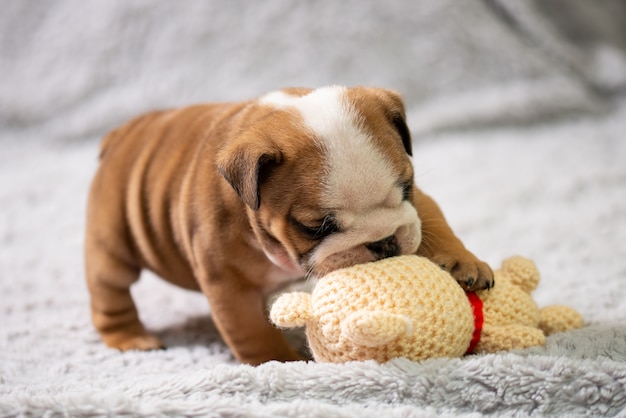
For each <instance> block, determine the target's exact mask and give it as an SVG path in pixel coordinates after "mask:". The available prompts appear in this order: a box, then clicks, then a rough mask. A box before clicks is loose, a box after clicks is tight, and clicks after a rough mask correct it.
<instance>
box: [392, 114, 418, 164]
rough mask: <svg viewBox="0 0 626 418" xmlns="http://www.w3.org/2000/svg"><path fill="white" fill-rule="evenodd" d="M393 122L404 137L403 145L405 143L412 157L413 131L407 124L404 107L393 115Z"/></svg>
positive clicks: (405, 147) (407, 151) (401, 136)
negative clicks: (411, 131)
mask: <svg viewBox="0 0 626 418" xmlns="http://www.w3.org/2000/svg"><path fill="white" fill-rule="evenodd" d="M391 123H392V124H393V126H394V127H395V128H396V130H397V131H398V133H399V134H400V138H402V145H404V149H405V150H406V153H407V154H409V155H410V156H411V157H412V156H413V143H412V142H411V133H410V132H409V127H408V126H407V125H406V120H405V116H404V109H403V110H402V112H398V113H396V114H392V115H391Z"/></svg>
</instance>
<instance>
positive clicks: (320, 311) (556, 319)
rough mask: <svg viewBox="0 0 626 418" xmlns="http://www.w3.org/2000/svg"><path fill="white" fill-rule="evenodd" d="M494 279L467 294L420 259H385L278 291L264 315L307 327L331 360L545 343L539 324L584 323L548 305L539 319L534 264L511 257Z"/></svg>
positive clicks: (319, 356)
mask: <svg viewBox="0 0 626 418" xmlns="http://www.w3.org/2000/svg"><path fill="white" fill-rule="evenodd" d="M495 275H496V287H495V288H494V289H492V290H490V291H483V292H480V293H478V295H476V294H469V295H468V294H466V293H465V292H464V291H463V290H462V289H461V288H460V287H459V286H458V284H457V283H456V281H455V280H454V279H453V278H452V277H451V276H450V275H449V274H448V273H447V272H445V271H444V270H442V269H441V268H440V267H439V266H437V265H435V264H433V263H432V262H431V261H429V260H428V259H426V258H423V257H418V256H415V255H409V256H400V257H394V258H388V259H384V260H380V261H377V262H373V263H367V264H361V265H356V266H352V267H348V268H345V269H341V270H337V271H334V272H332V273H330V274H328V275H326V276H324V277H323V278H321V279H320V280H319V281H318V283H317V284H316V286H315V288H314V289H313V292H312V293H311V294H309V293H303V292H293V293H286V294H283V295H281V296H280V297H279V298H278V299H277V300H276V302H275V303H274V305H273V306H272V309H271V313H270V317H271V319H272V321H273V322H274V323H275V324H276V325H278V326H280V327H300V326H306V334H307V339H308V342H309V346H310V348H311V351H312V353H313V356H314V358H315V359H316V360H317V361H331V362H345V361H351V360H370V359H373V360H376V361H378V362H386V361H388V360H390V359H392V358H396V357H406V358H409V359H412V360H423V359H426V358H433V357H459V356H462V355H463V354H465V353H467V352H468V351H473V352H493V351H499V350H503V349H514V348H525V347H530V346H533V345H541V344H543V342H544V338H545V336H544V332H543V331H542V329H540V328H539V327H540V326H542V327H544V328H550V329H546V330H547V331H551V332H555V331H564V330H566V329H570V328H574V327H578V326H582V318H580V315H578V314H577V313H576V312H575V311H573V310H571V309H570V308H567V307H553V308H550V309H551V310H550V312H549V313H550V315H547V317H548V319H544V318H543V317H544V316H546V315H542V313H541V311H540V310H539V309H538V308H537V306H536V304H535V303H534V301H533V300H532V298H531V297H530V294H529V292H530V291H531V290H532V289H534V288H535V287H536V286H537V283H538V281H539V274H538V272H537V269H536V267H535V266H534V264H533V263H532V261H530V260H527V259H524V258H521V257H515V258H511V259H509V260H507V261H505V263H503V267H502V269H501V270H498V271H496V272H495ZM542 320H543V322H547V324H543V323H542Z"/></svg>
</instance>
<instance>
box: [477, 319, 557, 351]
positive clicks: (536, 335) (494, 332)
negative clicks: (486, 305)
mask: <svg viewBox="0 0 626 418" xmlns="http://www.w3.org/2000/svg"><path fill="white" fill-rule="evenodd" d="M545 341H546V337H545V335H544V334H543V332H542V331H541V330H540V329H538V328H532V327H527V326H524V325H504V326H493V325H492V326H489V325H485V326H484V327H483V330H482V335H481V337H480V342H479V343H478V345H477V346H476V349H475V350H474V352H475V353H495V352H497V351H503V350H519V349H522V348H528V347H534V346H539V345H543V344H544V342H545Z"/></svg>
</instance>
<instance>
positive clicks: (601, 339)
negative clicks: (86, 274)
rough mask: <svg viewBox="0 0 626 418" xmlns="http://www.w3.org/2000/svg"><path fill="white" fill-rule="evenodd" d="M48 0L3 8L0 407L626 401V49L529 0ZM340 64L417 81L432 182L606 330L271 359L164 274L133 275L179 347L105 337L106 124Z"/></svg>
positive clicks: (490, 409) (118, 410)
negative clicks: (96, 199)
mask: <svg viewBox="0 0 626 418" xmlns="http://www.w3.org/2000/svg"><path fill="white" fill-rule="evenodd" d="M424 3H426V2H424ZM553 3H554V2H553ZM557 3H558V2H557ZM573 3H576V2H573ZM609 3H611V2H607V3H606V4H609ZM42 4H43V3H41V2H36V1H33V2H29V1H21V2H11V3H7V4H6V5H5V7H6V10H5V12H4V13H3V14H2V17H0V23H1V26H0V29H1V30H2V42H1V43H0V46H1V48H2V51H0V52H1V54H0V57H1V58H0V59H1V60H2V61H1V63H2V65H3V66H2V68H3V76H2V77H0V84H1V85H2V86H1V87H2V88H1V89H0V106H1V109H2V114H1V116H0V117H1V119H0V121H1V122H2V125H1V126H0V128H1V131H0V132H1V135H2V142H1V145H2V151H1V153H0V417H4V416H81V417H95V416H118V415H119V416H232V417H235V416H245V417H274V416H289V417H331V416H336V417H382V416H384V417H418V416H419V417H422V416H472V417H475V416H483V415H493V416H526V415H567V416H583V415H588V416H626V286H625V285H624V284H625V283H626V244H625V243H624V241H625V239H626V138H625V137H624V136H625V135H626V99H625V98H624V97H623V95H622V94H621V93H620V91H621V92H623V91H624V90H623V88H624V86H625V85H626V82H625V81H624V80H626V71H625V70H624V69H625V68H626V67H625V66H624V62H626V61H624V60H623V55H622V53H621V52H619V50H618V49H616V48H617V46H619V45H618V44H614V43H611V42H608V41H606V40H602V39H601V40H598V44H597V45H599V46H597V48H599V49H597V50H596V49H594V51H595V52H593V53H592V52H590V51H591V49H590V50H583V49H578V50H572V45H573V44H569V43H568V42H567V37H566V36H565V35H563V33H565V32H563V33H561V35H560V36H555V35H554V34H555V32H554V31H550V30H549V29H550V28H552V26H551V23H550V22H551V21H549V20H547V19H546V18H545V17H544V16H545V13H548V11H547V10H537V9H534V8H532V7H531V6H530V5H532V4H533V3H531V2H521V1H516V2H510V3H509V2H507V4H508V5H510V6H507V7H504V6H501V5H499V2H496V1H491V2H486V3H482V2H469V1H468V2H463V3H462V4H464V5H463V6H461V2H453V1H452V2H447V1H442V2H437V5H435V2H428V3H427V4H425V5H422V6H420V7H417V6H414V4H416V3H415V2H406V3H405V2H402V1H389V2H388V3H385V4H386V5H387V6H385V8H381V7H380V6H379V5H378V2H369V1H362V2H360V1H359V2H350V1H346V2H330V1H329V2H317V3H315V4H318V5H320V9H316V8H312V7H313V6H310V5H305V4H304V3H298V4H299V6H296V5H295V3H294V5H290V6H289V7H288V8H287V7H286V6H284V3H282V2H279V1H268V2H259V3H245V6H244V4H243V3H241V4H240V3H239V2H237V1H235V2H231V3H229V4H230V6H228V7H226V6H221V5H220V4H218V2H210V1H207V2H200V1H195V2H194V1H189V2H184V3H183V2H169V3H168V2H160V3H157V2H149V1H137V2H125V1H93V2H76V1H70V0H64V1H59V2H56V3H47V6H45V7H44V6H42ZM52 4H55V6H52ZM164 4H176V7H174V6H164ZM179 4H180V5H182V4H185V6H184V7H183V6H180V7H179V6H178V5H179ZM260 4H264V5H265V6H264V7H260V6H259V5H260ZM381 4H382V3H381ZM611 4H613V5H615V4H618V3H611ZM248 5H250V6H248ZM489 5H490V6H489ZM494 5H495V8H494ZM581 7H583V8H584V6H581ZM573 9H574V10H575V9H576V8H575V7H574V8H573ZM609 14H610V13H609ZM511 16H514V17H515V21H514V22H511V21H510V20H509V18H510V17H511ZM594 16H595V17H596V18H597V19H600V17H598V16H597V13H596V15H594ZM348 17H350V18H348ZM352 18H354V19H352ZM290 19H291V20H290ZM572 20H573V21H575V19H574V18H572ZM603 22H604V23H603V24H604V26H605V28H610V22H608V23H607V22H605V21H603ZM474 24H475V25H476V26H472V27H471V30H470V26H471V25H474ZM229 25H230V26H229ZM233 25H238V26H236V28H237V29H236V28H235V27H233ZM383 29H384V30H383ZM585 33H586V34H589V33H590V32H585ZM603 33H606V31H605V32H603ZM339 35H341V36H339ZM550 36H553V37H552V38H551V37H550ZM581 36H582V35H581ZM421 37H428V38H427V40H426V41H423V40H421ZM494 39H497V40H498V41H499V42H496V43H495V44H494V43H493V42H492V41H493V40H494ZM520 39H523V40H520ZM544 40H545V42H544ZM487 41H489V42H490V43H489V42H487ZM584 45H586V46H588V47H589V48H592V47H591V46H590V45H591V44H590V43H589V42H587V43H585V44H584ZM616 45H617V46H616ZM444 47H446V48H448V51H447V52H442V51H444V50H445V48H444ZM50 48H51V49H50ZM442 48H444V49H442ZM592 49H593V48H592ZM355 51H356V52H355ZM229 54H230V55H229ZM220 57H222V58H220ZM490 59H491V61H489V60H490ZM481 60H482V61H481ZM390 61H391V62H390ZM224 62H227V63H228V64H229V65H222V64H223V63H224ZM361 64H363V66H360V65H361ZM391 64H393V65H391ZM316 66H317V67H316ZM363 68H367V71H364V70H363ZM422 68H423V70H420V69H422ZM254 69H257V70H258V71H257V72H256V73H255V72H254V71H253V70H254ZM419 71H422V72H421V74H422V75H420V73H419ZM485 71H487V73H485ZM209 74H213V76H214V77H215V78H213V79H212V80H210V79H207V77H209ZM255 76H256V78H254V77H255ZM333 82H340V83H348V84H358V83H364V84H379V85H390V86H392V87H396V88H398V89H399V90H401V91H402V92H403V93H405V95H406V96H407V103H408V110H409V115H410V116H409V118H410V124H411V127H412V130H413V132H414V135H415V145H414V146H415V158H414V163H415V167H416V173H417V175H416V180H417V182H418V183H419V185H420V186H421V187H422V188H423V189H424V190H426V191H427V192H429V193H430V194H432V195H433V196H434V197H435V198H436V199H437V200H438V201H439V203H440V204H441V206H442V208H443V210H444V212H445V213H446V214H447V217H448V220H449V222H450V223H451V224H452V226H453V228H454V229H455V230H456V231H457V233H458V234H459V235H460V236H461V238H462V239H463V240H464V241H465V243H466V245H467V246H468V247H469V248H470V249H472V250H473V251H474V252H476V253H477V254H478V255H479V256H481V257H482V258H484V259H486V261H488V262H489V263H490V264H492V266H494V267H497V266H498V265H499V263H500V261H501V260H502V259H503V258H505V257H507V256H509V255H513V254H521V255H525V256H528V257H531V258H533V259H534V260H535V262H536V263H537V265H538V267H539V269H540V271H541V272H542V282H541V283H540V286H539V289H538V290H537V291H536V292H535V298H536V300H537V301H538V303H539V305H542V306H543V305H548V304H552V303H564V304H568V305H570V306H573V307H575V308H576V309H577V310H579V311H580V312H581V314H582V315H583V316H584V318H585V319H586V326H585V328H583V329H581V330H577V331H573V332H568V333H564V334H558V335H555V336H552V337H550V338H548V342H547V344H546V346H545V347H538V348H535V349H530V350H524V351H518V352H507V353H500V354H492V355H483V356H469V357H465V358H461V359H438V360H430V361H424V362H421V363H415V362H410V361H408V360H405V359H398V360H395V361H392V362H390V363H388V364H385V365H378V364H375V363H373V362H365V363H349V364H342V365H334V364H315V363H305V362H299V363H292V364H279V363H268V364H265V365H262V366H259V367H256V368H254V367H249V366H242V365H239V364H237V363H236V362H235V361H234V360H233V359H232V357H231V355H230V353H229V351H228V349H227V348H226V347H225V345H224V344H223V342H222V340H221V339H220V337H219V335H218V334H217V332H216V330H215V328H214V325H213V324H212V322H211V319H210V308H209V307H208V306H207V304H206V302H205V300H204V298H203V297H202V295H200V294H195V293H191V292H186V291H184V290H181V289H178V288H175V287H172V286H170V285H168V284H165V283H164V282H162V281H160V280H159V279H157V278H155V277H153V276H151V275H149V274H147V275H145V276H144V278H143V279H142V280H141V281H140V282H139V284H138V285H137V286H136V287H135V288H134V289H133V291H134V294H135V296H136V299H137V302H138V305H139V310H140V312H141V316H142V318H143V319H144V321H145V323H146V324H147V326H148V327H149V328H150V329H152V330H153V331H154V332H156V333H157V334H158V335H159V336H160V337H161V338H162V339H163V340H164V341H165V342H166V343H167V345H168V346H169V348H168V349H167V350H165V351H157V352H148V353H139V352H129V353H119V352H117V351H115V350H110V349H107V348H105V347H104V346H103V344H102V343H101V342H100V341H99V339H98V337H97V335H96V333H95V332H94V330H93V329H92V327H91V324H90V320H89V313H88V294H87V291H86V287H85V284H84V278H83V267H82V239H83V238H82V234H83V223H84V206H85V199H86V191H87V187H88V184H89V181H90V177H91V175H92V174H93V172H94V170H95V168H96V164H97V158H96V156H97V141H96V138H97V137H99V136H101V135H102V134H103V133H104V132H105V131H106V130H107V129H109V128H111V127H112V126H113V125H114V124H115V123H117V122H119V120H121V119H123V118H127V117H129V116H131V115H132V114H134V113H136V112H138V111H141V110H143V109H146V108H150V107H154V106H160V105H164V104H177V103H179V102H186V101H193V100H213V99H216V98H218V99H222V98H239V97H243V96H244V95H246V96H249V95H254V94H257V93H259V92H261V91H265V90H269V89H271V88H273V87H275V85H277V84H279V83H280V84H308V85H317V84H329V83H333ZM244 92H245V93H244ZM540 121H542V123H539V122H540ZM68 139H71V141H70V140H68Z"/></svg>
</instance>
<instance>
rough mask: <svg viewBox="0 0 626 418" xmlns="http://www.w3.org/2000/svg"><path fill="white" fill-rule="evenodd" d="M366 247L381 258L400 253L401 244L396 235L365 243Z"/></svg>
mask: <svg viewBox="0 0 626 418" xmlns="http://www.w3.org/2000/svg"><path fill="white" fill-rule="evenodd" d="M365 247H366V248H367V249H368V250H370V251H371V252H373V253H374V254H375V255H376V256H377V257H379V259H383V258H387V257H394V256H396V255H399V254H400V245H398V240H397V239H396V236H395V235H391V236H389V237H387V238H383V239H381V240H380V241H376V242H370V243H369V244H365Z"/></svg>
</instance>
